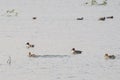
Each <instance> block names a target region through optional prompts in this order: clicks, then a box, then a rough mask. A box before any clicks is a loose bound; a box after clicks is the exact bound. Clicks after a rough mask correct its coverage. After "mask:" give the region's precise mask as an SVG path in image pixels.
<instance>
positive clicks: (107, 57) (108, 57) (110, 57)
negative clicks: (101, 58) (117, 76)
mask: <svg viewBox="0 0 120 80" xmlns="http://www.w3.org/2000/svg"><path fill="white" fill-rule="evenodd" d="M105 58H106V59H115V55H108V54H105Z"/></svg>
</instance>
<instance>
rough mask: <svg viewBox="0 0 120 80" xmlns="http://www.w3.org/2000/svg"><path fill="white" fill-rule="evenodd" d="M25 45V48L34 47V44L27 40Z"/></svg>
mask: <svg viewBox="0 0 120 80" xmlns="http://www.w3.org/2000/svg"><path fill="white" fill-rule="evenodd" d="M26 47H27V48H34V47H35V45H33V44H30V43H29V42H27V43H26Z"/></svg>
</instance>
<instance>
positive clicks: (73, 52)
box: [28, 48, 82, 57]
mask: <svg viewBox="0 0 120 80" xmlns="http://www.w3.org/2000/svg"><path fill="white" fill-rule="evenodd" d="M81 53H82V51H80V50H75V48H72V54H81ZM28 56H29V57H37V56H39V55H36V54H32V53H31V52H29V54H28Z"/></svg>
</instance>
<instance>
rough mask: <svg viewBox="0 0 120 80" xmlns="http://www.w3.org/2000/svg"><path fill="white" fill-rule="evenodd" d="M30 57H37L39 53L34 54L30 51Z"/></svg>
mask: <svg viewBox="0 0 120 80" xmlns="http://www.w3.org/2000/svg"><path fill="white" fill-rule="evenodd" d="M28 56H29V57H37V55H35V54H32V53H31V52H29V55H28Z"/></svg>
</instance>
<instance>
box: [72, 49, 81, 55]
mask: <svg viewBox="0 0 120 80" xmlns="http://www.w3.org/2000/svg"><path fill="white" fill-rule="evenodd" d="M72 53H73V54H81V53H82V51H80V50H76V49H75V48H72Z"/></svg>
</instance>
